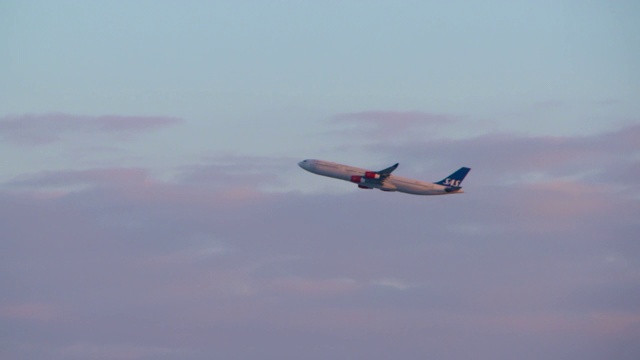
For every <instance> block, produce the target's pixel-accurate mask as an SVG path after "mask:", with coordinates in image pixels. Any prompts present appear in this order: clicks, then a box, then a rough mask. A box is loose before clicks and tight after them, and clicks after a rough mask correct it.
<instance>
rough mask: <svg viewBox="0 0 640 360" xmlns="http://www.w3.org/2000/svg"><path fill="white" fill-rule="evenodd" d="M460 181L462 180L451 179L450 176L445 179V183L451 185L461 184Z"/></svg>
mask: <svg viewBox="0 0 640 360" xmlns="http://www.w3.org/2000/svg"><path fill="white" fill-rule="evenodd" d="M460 181H461V180H451V179H449V178H446V179H445V180H444V184H445V185H449V186H460Z"/></svg>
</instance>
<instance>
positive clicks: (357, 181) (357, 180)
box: [350, 175, 365, 184]
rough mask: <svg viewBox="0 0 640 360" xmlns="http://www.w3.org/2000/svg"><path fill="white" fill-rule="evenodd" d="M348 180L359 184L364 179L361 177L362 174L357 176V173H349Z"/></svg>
mask: <svg viewBox="0 0 640 360" xmlns="http://www.w3.org/2000/svg"><path fill="white" fill-rule="evenodd" d="M350 181H351V182H352V183H356V184H360V183H364V182H365V179H363V178H362V176H359V175H351V180H350Z"/></svg>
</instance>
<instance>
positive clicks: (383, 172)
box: [377, 163, 399, 179]
mask: <svg viewBox="0 0 640 360" xmlns="http://www.w3.org/2000/svg"><path fill="white" fill-rule="evenodd" d="M398 165H399V163H395V164H394V165H392V166H389V167H388V168H386V169H382V170H380V171H378V172H377V173H378V174H380V177H381V178H383V179H384V178H387V177H389V175H391V173H392V172H393V170H395V169H397V168H398Z"/></svg>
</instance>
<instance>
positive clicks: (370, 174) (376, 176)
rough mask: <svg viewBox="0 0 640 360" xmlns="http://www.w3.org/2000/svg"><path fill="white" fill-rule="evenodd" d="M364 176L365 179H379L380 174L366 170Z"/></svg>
mask: <svg viewBox="0 0 640 360" xmlns="http://www.w3.org/2000/svg"><path fill="white" fill-rule="evenodd" d="M364 177H365V178H367V179H380V174H378V173H377V172H375V171H367V172H365V173H364Z"/></svg>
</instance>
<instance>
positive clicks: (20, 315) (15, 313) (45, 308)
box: [0, 303, 60, 321]
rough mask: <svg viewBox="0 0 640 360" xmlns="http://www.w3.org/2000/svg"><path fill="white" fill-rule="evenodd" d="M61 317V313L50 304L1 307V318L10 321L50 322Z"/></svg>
mask: <svg viewBox="0 0 640 360" xmlns="http://www.w3.org/2000/svg"><path fill="white" fill-rule="evenodd" d="M59 315H60V311H59V310H58V309H57V308H56V307H55V306H52V305H49V304H39V303H24V304H16V305H5V306H0V317H5V318H10V319H20V320H36V321H50V320H53V319H56V318H57V317H58V316H59Z"/></svg>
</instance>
